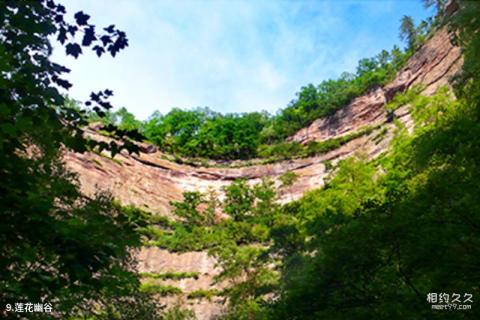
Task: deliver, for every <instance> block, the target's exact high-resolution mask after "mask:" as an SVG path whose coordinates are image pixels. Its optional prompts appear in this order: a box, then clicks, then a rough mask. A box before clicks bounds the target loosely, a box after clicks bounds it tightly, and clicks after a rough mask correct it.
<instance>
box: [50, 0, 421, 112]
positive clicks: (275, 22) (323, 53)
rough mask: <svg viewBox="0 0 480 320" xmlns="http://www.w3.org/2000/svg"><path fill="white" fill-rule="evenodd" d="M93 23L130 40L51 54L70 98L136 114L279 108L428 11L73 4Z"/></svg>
mask: <svg viewBox="0 0 480 320" xmlns="http://www.w3.org/2000/svg"><path fill="white" fill-rule="evenodd" d="M64 3H65V4H66V7H67V10H68V14H69V15H70V17H73V14H74V13H75V12H76V11H79V10H83V11H84V12H86V13H88V14H90V15H91V16H92V18H91V20H90V22H93V23H94V24H96V25H97V26H101V27H103V26H107V25H110V24H112V23H114V24H115V25H116V26H117V27H118V28H120V29H121V30H124V31H125V32H126V33H127V36H128V38H129V42H130V46H129V47H128V48H127V49H126V50H124V51H122V52H120V54H119V55H118V56H117V57H116V58H114V59H113V58H110V57H102V58H100V59H98V58H97V57H96V56H95V54H94V53H93V52H90V51H88V53H87V54H84V55H83V56H80V58H79V59H78V60H75V59H74V58H73V57H66V56H65V54H64V52H63V50H57V49H55V50H54V55H53V59H54V60H55V61H57V62H60V63H62V64H64V65H66V66H67V67H69V68H71V69H72V72H71V74H70V75H69V76H68V79H69V80H70V81H71V82H72V83H73V84H74V86H73V88H72V89H71V91H70V95H71V96H72V97H73V98H75V99H78V100H85V98H86V97H88V95H89V93H90V92H91V91H98V90H102V89H105V88H109V89H112V90H113V91H114V94H115V96H114V98H113V99H112V101H113V102H114V104H115V105H116V106H117V107H122V106H124V107H126V108H127V109H128V110H129V111H131V112H133V113H134V114H135V115H136V116H137V117H138V118H140V119H146V118H147V117H148V116H149V115H150V114H151V113H152V112H153V111H155V110H159V111H160V112H162V113H166V112H168V111H169V110H170V109H171V108H173V107H180V108H195V107H197V106H200V107H205V106H208V107H210V108H211V109H213V110H215V111H220V112H247V111H256V110H257V111H260V110H267V111H269V112H275V111H277V110H278V109H280V108H283V107H285V106H286V105H287V104H288V102H289V101H290V100H292V99H293V98H294V97H295V93H296V92H297V91H298V90H299V89H300V87H302V86H304V85H307V84H308V83H313V84H318V83H320V82H321V81H322V80H325V79H328V78H336V77H337V76H338V75H340V73H342V72H343V71H354V70H355V67H356V64H357V61H358V60H359V59H361V58H365V57H371V56H374V55H375V54H377V53H378V52H380V51H381V50H382V49H391V48H392V47H393V45H394V44H398V45H401V46H403V45H402V44H401V43H400V40H399V39H398V27H399V24H400V23H399V20H400V18H401V17H402V16H403V15H404V14H407V15H411V16H412V17H413V18H414V20H415V21H416V22H418V21H420V20H421V19H423V18H425V17H427V16H428V15H430V13H431V12H429V11H427V10H425V9H424V8H423V6H422V3H421V1H420V0H397V1H393V0H392V1H390V0H356V1H354V0H351V1H350V0H332V1H327V0H324V1H273V0H272V1H254V0H248V1H247V0H242V1H240V0H238V1H237V0H227V1H219V0H192V1H186V0H176V1H161V0H143V1H140V0H135V1H133V0H102V1H98V0H82V1H78V0H67V1H64Z"/></svg>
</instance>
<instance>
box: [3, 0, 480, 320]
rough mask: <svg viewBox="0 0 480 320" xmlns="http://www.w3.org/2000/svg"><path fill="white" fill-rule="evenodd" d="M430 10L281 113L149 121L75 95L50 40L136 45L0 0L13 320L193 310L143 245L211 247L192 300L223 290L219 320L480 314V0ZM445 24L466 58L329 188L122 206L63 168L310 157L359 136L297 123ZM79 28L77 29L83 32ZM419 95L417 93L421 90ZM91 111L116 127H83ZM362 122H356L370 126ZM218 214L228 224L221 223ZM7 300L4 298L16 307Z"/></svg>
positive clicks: (6, 275) (338, 104)
mask: <svg viewBox="0 0 480 320" xmlns="http://www.w3.org/2000/svg"><path fill="white" fill-rule="evenodd" d="M424 3H425V5H426V6H430V7H432V6H433V7H435V8H436V13H435V16H434V17H432V18H431V19H429V20H428V21H424V22H421V23H420V24H419V25H418V26H415V25H414V23H413V21H412V19H411V18H410V17H407V16H406V17H404V18H403V20H402V22H401V26H400V35H401V38H402V39H404V40H405V41H406V43H407V47H406V48H405V50H401V49H400V48H398V47H394V48H393V49H392V50H391V51H382V52H381V53H380V54H378V55H377V56H375V57H373V58H369V59H363V60H361V61H360V62H359V64H358V67H357V70H356V73H355V74H346V73H344V74H342V75H341V76H340V77H339V78H338V79H336V80H327V81H324V82H322V83H320V84H319V85H318V86H314V85H307V86H305V87H303V88H301V89H300V91H299V93H298V94H297V96H296V98H295V99H293V100H292V102H291V103H290V104H289V105H288V106H287V107H285V108H284V109H282V110H280V111H279V112H278V113H277V114H276V115H269V114H267V113H264V112H253V113H244V114H220V113H217V112H214V111H212V110H210V109H208V108H201V109H194V110H182V109H172V111H170V112H169V113H168V114H166V115H162V114H160V113H158V112H157V113H154V114H153V115H152V116H151V117H150V118H149V119H148V120H147V121H144V122H143V121H139V120H137V119H135V117H134V116H133V114H132V113H130V112H128V110H126V109H124V108H123V109H118V111H115V112H114V111H111V110H112V108H113V106H112V105H111V104H110V102H109V98H110V97H111V96H112V94H113V93H112V92H111V91H110V90H109V89H105V90H103V91H100V92H93V93H92V94H91V96H90V99H89V100H88V101H86V102H85V105H84V106H83V105H81V104H80V103H79V102H77V101H75V100H73V99H70V98H68V97H66V96H64V95H63V94H62V93H61V90H60V88H63V89H65V90H68V89H69V88H70V87H71V86H72V84H71V83H69V82H68V81H67V80H65V74H66V73H68V72H69V69H68V68H67V67H65V66H62V65H59V64H57V63H55V62H53V61H51V52H52V44H51V42H52V41H58V42H59V44H61V45H62V46H63V47H64V49H65V51H66V53H67V54H68V55H71V56H74V57H75V58H77V57H80V56H81V54H82V53H84V51H87V50H93V52H94V53H95V54H96V55H98V56H99V57H102V56H104V55H111V56H112V57H115V56H116V55H117V54H121V51H122V50H124V49H126V48H127V47H128V39H127V35H126V34H125V32H123V31H121V30H118V29H117V28H116V27H115V26H114V25H110V26H106V27H105V28H100V27H96V26H95V25H93V24H91V23H90V22H89V20H90V16H89V15H87V14H86V13H84V12H77V13H76V14H75V15H74V16H73V17H74V19H73V20H72V21H70V20H68V19H67V15H66V14H67V8H65V6H63V5H62V4H60V3H58V2H57V1H53V0H40V1H2V2H1V3H0V21H1V24H0V40H1V42H0V216H1V221H2V222H1V223H0V243H1V245H0V301H2V305H1V306H0V315H1V317H2V318H6V319H25V318H26V316H28V319H52V318H54V319H70V320H77V319H78V320H79V319H92V320H93V319H169V320H180V319H195V315H194V314H193V312H192V311H190V310H188V308H187V307H185V306H184V305H180V304H176V305H174V306H169V307H166V306H165V305H164V304H163V303H161V302H160V300H161V299H160V300H159V297H160V298H162V297H163V298H164V297H172V296H177V295H181V294H182V290H181V289H180V288H177V287H175V286H173V285H168V284H162V283H161V282H159V281H165V280H172V279H174V280H178V279H188V278H195V277H198V276H199V274H198V273H195V272H183V273H180V272H171V271H169V272H164V273H148V272H143V273H138V272H137V271H136V269H135V266H136V262H137V261H136V258H135V252H136V251H137V250H138V249H139V248H141V247H145V246H150V247H158V248H162V249H167V250H169V251H171V252H187V251H188V252H191V251H208V253H209V255H210V256H212V257H214V258H215V260H216V261H217V263H218V267H219V268H220V270H221V272H220V273H219V274H218V276H217V277H216V279H215V280H216V281H217V282H218V283H224V284H226V285H225V286H224V287H222V288H221V289H217V288H215V289H213V288H212V289H211V290H197V291H194V292H190V293H189V294H188V296H187V297H186V299H191V300H192V299H199V300H200V299H205V300H211V299H213V298H215V297H222V298H224V301H225V312H224V313H223V314H221V315H219V319H232V320H234V319H235V320H237V319H264V320H275V319H292V320H294V319H312V320H313V319H332V320H333V319H372V318H373V319H477V318H478V314H479V311H478V306H477V305H476V304H477V300H478V297H479V295H480V287H479V283H480V230H479V229H480V202H479V194H480V182H479V181H480V140H479V139H478V137H479V136H480V59H479V57H480V19H479V17H480V2H478V1H465V0H456V1H454V3H455V5H456V11H455V12H454V14H452V15H447V14H446V12H445V10H444V8H445V5H446V1H443V0H437V1H435V0H426V1H424ZM440 28H447V29H448V30H449V31H450V34H451V35H452V37H453V38H454V41H455V44H456V45H458V46H459V47H461V49H462V55H463V66H462V70H461V72H460V74H458V75H457V76H456V77H455V79H452V86H451V87H449V86H444V87H441V88H440V89H438V90H437V92H436V93H435V94H433V95H431V96H423V95H422V94H421V93H420V92H421V90H416V89H415V88H413V89H410V90H409V91H405V92H400V93H397V95H396V96H395V97H394V98H393V99H392V100H391V101H390V102H389V103H388V104H387V105H386V106H385V108H386V109H387V110H389V111H392V112H393V111H394V110H395V109H397V108H399V107H401V106H405V105H409V110H410V114H411V117H412V121H413V128H412V130H408V128H406V126H405V125H404V124H402V123H401V122H400V121H398V119H395V117H393V118H392V119H391V121H390V122H391V123H393V125H394V127H395V132H394V136H393V139H392V141H391V143H390V147H389V149H388V151H387V152H385V153H383V154H381V155H380V156H379V157H377V158H374V159H371V158H368V157H367V156H366V155H365V154H362V153H356V154H355V155H354V156H352V157H348V158H346V159H344V160H342V161H340V162H339V163H338V164H337V165H335V166H332V167H331V168H329V173H330V174H329V176H328V178H327V182H326V184H325V185H324V186H323V187H322V188H319V189H314V190H311V191H309V192H307V193H306V194H305V195H304V196H303V197H302V198H300V199H298V200H293V199H292V201H289V202H288V203H283V204H282V203H279V202H278V201H277V200H278V195H279V191H280V189H282V188H285V190H288V187H289V186H291V185H292V184H293V183H294V182H295V180H296V179H297V176H296V174H295V173H293V172H287V173H285V174H283V175H282V176H281V177H280V181H281V185H278V184H275V183H274V182H273V181H271V180H269V179H267V178H265V179H262V181H261V182H260V183H258V184H254V185H252V184H249V183H247V182H246V181H245V180H241V179H240V180H235V181H233V182H232V183H230V184H229V185H228V186H226V187H225V188H224V189H223V192H224V196H223V197H219V196H218V195H217V194H215V193H213V192H211V193H202V192H199V191H195V192H185V193H184V197H183V200H181V201H172V203H171V205H172V207H173V216H174V219H170V218H166V217H164V216H162V215H159V214H157V212H147V211H146V210H143V209H139V208H136V207H134V206H125V205H124V204H121V203H119V202H118V201H117V200H115V199H113V197H112V195H111V194H109V193H108V191H106V190H98V192H97V193H96V194H95V196H86V195H85V194H83V193H82V192H81V190H80V185H79V182H78V177H77V175H76V174H75V173H73V172H71V171H70V170H69V169H67V166H66V164H65V162H64V160H63V155H64V153H65V152H66V151H68V152H76V153H86V152H95V153H102V152H108V154H109V155H110V156H111V157H113V158H114V157H115V155H117V154H118V153H121V152H124V153H125V152H129V153H135V152H138V151H139V144H138V142H144V141H147V142H150V143H154V144H156V145H157V146H158V147H159V148H160V149H161V150H162V151H163V152H165V153H166V154H174V155H176V156H178V157H200V158H207V159H216V160H233V159H250V158H254V157H258V158H266V159H270V161H277V160H280V159H291V158H295V157H310V156H313V155H316V154H319V153H324V152H327V151H329V150H333V149H335V148H338V146H339V145H341V144H343V143H346V141H349V139H354V138H355V137H356V136H343V137H340V138H336V139H331V140H327V141H322V142H312V143H308V144H300V143H296V142H288V141H287V142H286V139H287V138H288V137H289V136H291V135H292V134H294V133H295V132H296V131H298V130H299V129H301V128H303V127H305V126H307V125H309V124H311V123H312V122H313V121H314V120H316V119H317V118H320V117H324V116H327V115H329V114H331V113H332V112H334V111H336V110H338V109H340V108H342V107H344V106H345V105H346V104H348V103H349V102H350V101H351V100H352V99H354V98H355V97H358V96H360V95H362V94H364V93H366V92H368V91H369V90H373V89H375V88H377V87H379V86H382V85H384V84H386V83H387V82H389V81H391V80H392V79H393V78H394V77H395V75H396V73H397V72H398V71H399V70H400V69H401V68H402V66H404V64H405V63H406V61H407V60H408V58H409V57H411V56H412V55H413V54H414V53H415V52H416V51H417V50H418V49H419V48H420V47H421V46H422V44H423V43H424V42H425V41H426V39H428V38H429V37H430V36H431V35H432V34H433V33H435V32H436V31H437V30H439V29H440ZM79 39H80V40H79ZM417 89H418V88H417ZM92 123H101V124H102V127H101V129H100V132H101V133H102V134H103V135H104V136H107V137H109V138H111V140H109V141H108V142H106V141H104V140H95V139H92V138H91V137H88V136H86V135H84V130H85V128H86V127H87V126H88V125H91V124H92ZM368 130H371V128H365V129H364V130H363V131H360V133H358V134H365V133H366V132H368ZM218 211H221V212H222V213H223V214H225V215H226V216H227V217H228V218H225V219H220V220H218V219H216V212H218ZM432 292H434V293H435V292H446V293H449V294H451V295H453V294H456V293H459V294H461V295H462V297H465V295H471V296H472V297H473V303H472V308H471V309H469V310H455V311H453V310H451V311H447V310H442V311H439V310H432V309H431V305H430V304H428V303H427V298H428V297H429V296H428V294H429V293H432ZM20 302H21V303H45V302H48V303H51V304H52V305H53V312H52V313H45V312H36V313H30V314H28V315H26V314H25V313H21V312H14V311H13V309H12V308H13V307H14V306H15V304H16V303H20ZM9 308H10V309H9Z"/></svg>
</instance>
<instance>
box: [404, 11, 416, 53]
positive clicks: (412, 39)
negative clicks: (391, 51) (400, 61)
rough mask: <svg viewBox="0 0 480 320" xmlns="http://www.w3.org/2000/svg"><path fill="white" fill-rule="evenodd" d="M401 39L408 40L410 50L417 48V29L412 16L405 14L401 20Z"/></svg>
mask: <svg viewBox="0 0 480 320" xmlns="http://www.w3.org/2000/svg"><path fill="white" fill-rule="evenodd" d="M400 39H402V40H403V41H406V42H407V49H408V50H410V51H414V50H415V49H416V48H417V30H416V28H415V23H414V22H413V18H412V17H411V16H403V18H402V20H401V21H400Z"/></svg>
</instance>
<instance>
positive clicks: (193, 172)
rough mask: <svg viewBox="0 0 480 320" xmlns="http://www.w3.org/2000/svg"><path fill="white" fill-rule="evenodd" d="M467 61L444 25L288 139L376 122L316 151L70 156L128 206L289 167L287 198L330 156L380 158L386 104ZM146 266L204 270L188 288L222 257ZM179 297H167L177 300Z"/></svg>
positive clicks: (88, 186)
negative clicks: (190, 160)
mask: <svg viewBox="0 0 480 320" xmlns="http://www.w3.org/2000/svg"><path fill="white" fill-rule="evenodd" d="M461 65H462V58H461V52H460V48H458V47H455V46H454V45H453V44H452V43H451V41H450V35H449V34H448V32H447V30H446V29H442V30H439V31H438V32H436V33H435V34H434V35H433V36H432V37H431V38H430V39H428V40H427V41H426V43H425V44H424V45H423V46H422V47H421V48H420V49H419V50H418V51H417V52H416V53H415V54H414V55H413V56H412V57H411V58H410V59H409V61H408V62H407V63H406V65H405V67H404V68H403V69H402V70H401V71H400V72H399V73H398V74H397V76H396V78H395V79H394V81H392V82H391V83H389V84H388V85H386V86H384V87H382V88H377V89H375V90H372V91H371V92H368V93H367V94H365V95H363V96H361V97H358V98H356V99H354V100H353V101H352V102H351V103H350V104H349V105H347V106H345V107H344V108H342V109H340V110H338V111H337V112H335V113H334V114H333V115H331V116H329V117H326V118H322V119H318V120H316V121H315V122H313V123H312V124H311V125H310V126H308V127H306V128H304V129H301V130H300V131H298V132H297V133H296V134H295V135H293V136H292V137H290V138H289V140H291V141H297V142H300V143H302V144H304V143H307V142H309V141H324V140H328V139H332V138H337V137H340V136H344V135H348V134H351V133H355V132H358V131H360V130H362V128H364V127H365V126H367V125H368V126H374V128H375V129H374V130H373V131H372V132H371V133H369V134H365V135H361V136H359V137H358V138H355V139H353V140H351V141H349V142H347V143H346V144H344V145H342V146H341V147H339V148H337V149H335V150H332V151H329V152H327V153H325V154H322V155H318V156H315V157H310V158H304V159H293V160H286V161H282V162H278V163H273V164H263V165H262V164H254V165H249V166H244V167H241V166H238V167H231V168H229V167H219V166H211V167H194V166H189V165H185V164H177V163H174V162H171V161H168V160H166V159H165V157H164V155H163V154H162V153H161V152H159V151H157V150H156V149H155V148H148V147H146V148H142V149H143V150H144V151H145V152H141V153H140V154H139V155H128V154H126V153H121V154H119V155H117V156H116V157H115V158H114V159H110V158H108V157H106V156H102V155H98V154H95V153H85V154H74V153H67V154H66V155H65V158H66V162H67V164H68V166H69V167H70V168H71V169H72V170H73V171H75V172H77V173H78V175H79V180H80V183H81V187H82V190H83V191H84V192H85V193H86V194H93V193H95V192H96V191H97V190H99V189H100V190H108V191H109V192H111V194H112V195H113V196H114V197H115V198H116V199H117V200H118V201H120V202H121V203H122V204H125V205H126V204H133V205H135V206H137V207H140V208H143V209H145V210H147V211H150V212H152V213H154V214H159V215H164V216H169V215H170V211H171V206H170V204H169V203H170V201H174V200H181V198H182V193H183V192H184V191H207V190H209V189H211V190H214V191H215V192H217V193H219V194H221V192H222V191H221V190H222V187H224V186H226V185H228V184H229V183H230V182H231V181H233V180H235V179H238V178H244V179H247V180H248V181H249V182H250V183H257V182H259V181H260V180H261V179H262V177H269V178H271V179H273V180H275V181H276V182H277V183H279V182H278V178H279V177H280V176H281V175H282V174H283V173H285V172H289V171H293V172H295V173H296V174H298V180H297V181H296V182H295V183H294V184H293V185H292V186H291V187H288V188H285V189H283V190H281V194H280V201H282V202H287V201H289V200H291V199H298V198H300V197H301V196H302V195H303V194H304V193H305V192H306V191H308V190H312V189H315V188H319V187H321V186H322V185H323V183H324V179H325V178H326V177H327V176H328V174H329V172H330V171H329V170H328V166H326V165H325V163H326V161H328V162H329V163H332V164H333V165H335V163H337V162H338V161H340V160H341V159H344V158H346V157H348V156H350V155H352V154H354V153H356V152H361V153H364V154H366V155H367V156H368V157H369V158H374V157H376V156H378V155H379V154H381V153H383V152H385V151H386V150H388V145H389V141H390V139H391V137H392V131H393V124H392V123H391V122H390V121H388V120H389V119H388V113H387V111H386V110H385V108H384V107H385V105H386V104H387V103H388V101H390V100H391V99H392V98H393V96H394V95H395V94H396V93H399V92H403V91H405V90H408V89H409V88H412V87H413V86H415V85H422V88H423V89H422V90H423V91H422V94H424V95H431V94H433V93H434V92H435V90H436V89H437V88H439V87H440V86H443V85H448V83H449V80H450V78H451V76H453V75H454V74H455V73H456V72H457V71H458V70H459V69H460V67H461ZM395 116H396V117H397V118H398V119H399V120H400V121H401V122H403V123H404V124H405V125H406V126H407V128H411V126H412V121H411V118H410V115H409V110H408V105H406V106H402V107H401V108H399V109H397V110H396V111H395ZM89 134H91V135H95V136H97V137H98V134H97V133H96V132H95V131H89ZM98 138H99V139H100V138H101V137H98ZM254 163H255V161H254ZM139 270H140V271H144V272H165V271H185V272H199V276H198V277H197V278H196V279H195V278H188V279H182V280H179V281H174V280H169V281H170V282H171V283H172V284H174V285H175V286H178V287H180V288H181V289H182V290H183V292H185V293H188V292H191V291H193V290H197V289H208V288H210V287H211V286H212V281H213V276H214V275H215V274H216V272H218V270H217V269H216V268H215V261H214V260H213V259H212V258H210V257H208V255H207V253H206V252H189V253H183V254H176V253H169V252H168V251H166V250H161V249H158V248H153V247H152V248H144V249H143V250H142V251H141V252H140V253H139ZM176 299H178V298H177V297H172V298H168V299H167V300H168V302H174V300H176ZM183 299H185V300H186V298H183ZM215 299H216V300H215ZM215 299H214V300H213V301H212V302H210V301H207V300H206V299H202V300H188V301H187V303H188V304H190V305H191V308H192V309H194V310H195V312H196V314H197V317H198V318H199V319H209V318H211V317H212V316H213V315H215V314H218V313H219V312H220V311H221V304H220V300H219V298H215Z"/></svg>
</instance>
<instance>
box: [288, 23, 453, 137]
mask: <svg viewBox="0 0 480 320" xmlns="http://www.w3.org/2000/svg"><path fill="white" fill-rule="evenodd" d="M461 65H462V59H461V54H460V48H458V47H455V46H453V45H452V43H451V41H450V34H449V33H448V32H447V30H446V29H442V30H440V31H438V32H437V33H435V34H434V35H433V36H432V38H431V39H429V40H428V41H427V42H426V43H425V44H424V45H423V46H422V47H421V48H420V49H419V50H418V51H417V52H416V53H415V54H414V55H413V56H412V57H411V58H410V59H409V60H408V62H407V64H406V65H405V67H404V68H403V69H402V70H400V71H399V73H398V74H397V76H396V78H395V79H394V80H393V81H392V82H391V83H389V84H388V85H386V86H385V87H383V88H378V89H376V90H374V91H371V92H369V93H367V94H366V95H363V96H361V97H358V98H356V99H353V101H352V102H351V103H350V104H349V105H347V106H346V107H344V108H342V109H340V110H338V111H337V112H335V113H334V114H333V115H332V116H329V117H326V118H322V119H318V120H316V121H314V122H313V123H312V124H311V125H310V126H308V127H306V128H303V129H301V130H299V131H298V132H297V133H296V134H295V135H293V136H292V137H291V138H290V140H293V141H298V142H300V143H307V142H309V141H312V140H320V141H321V140H326V139H331V138H334V137H338V136H341V135H345V134H348V133H351V132H353V131H356V130H358V129H359V128H360V127H362V126H365V125H372V124H379V123H383V122H385V120H386V116H387V115H386V112H385V109H384V108H383V107H384V105H385V103H386V102H387V101H389V100H391V99H392V98H393V96H394V95H395V94H396V93H397V92H401V91H405V90H406V89H409V88H411V87H412V86H414V85H417V84H419V85H422V86H425V89H424V91H423V94H426V95H429V94H433V93H434V92H435V90H436V89H437V88H438V87H440V86H443V85H447V84H448V80H449V78H450V77H451V76H452V75H454V74H455V73H456V72H457V71H458V70H459V69H460V67H461Z"/></svg>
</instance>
